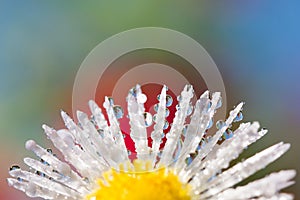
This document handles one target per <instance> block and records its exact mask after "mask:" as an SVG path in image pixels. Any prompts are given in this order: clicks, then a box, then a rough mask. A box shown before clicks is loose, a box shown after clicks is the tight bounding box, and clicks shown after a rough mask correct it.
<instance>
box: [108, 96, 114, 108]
mask: <svg viewBox="0 0 300 200" xmlns="http://www.w3.org/2000/svg"><path fill="white" fill-rule="evenodd" d="M107 99H108V102H109V104H110V105H111V106H113V105H114V104H115V102H114V99H113V98H112V97H107Z"/></svg>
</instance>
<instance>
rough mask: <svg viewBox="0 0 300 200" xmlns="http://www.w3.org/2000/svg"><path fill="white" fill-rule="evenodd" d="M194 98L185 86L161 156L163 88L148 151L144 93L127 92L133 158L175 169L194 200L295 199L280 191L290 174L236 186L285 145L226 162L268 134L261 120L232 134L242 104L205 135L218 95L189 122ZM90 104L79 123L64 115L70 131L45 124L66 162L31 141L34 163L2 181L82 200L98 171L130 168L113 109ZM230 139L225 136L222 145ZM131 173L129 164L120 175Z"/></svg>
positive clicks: (31, 192) (206, 97)
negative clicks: (35, 157) (262, 126)
mask: <svg viewBox="0 0 300 200" xmlns="http://www.w3.org/2000/svg"><path fill="white" fill-rule="evenodd" d="M193 96H194V91H193V88H192V86H190V85H187V86H186V87H185V88H184V89H183V91H182V93H181V94H180V96H179V101H178V105H177V107H176V108H177V110H176V113H175V117H174V119H173V122H172V126H171V128H170V130H169V132H168V133H167V134H166V139H167V140H166V143H165V144H164V148H163V149H162V150H161V149H160V146H161V143H162V141H163V140H162V138H163V137H162V135H163V136H164V134H162V133H163V131H164V126H165V123H166V120H165V118H166V112H167V102H166V101H167V97H168V95H167V87H166V86H164V87H163V88H162V91H161V94H160V96H159V102H158V105H157V109H156V111H157V113H156V115H155V120H154V126H153V131H152V133H151V139H152V145H151V146H149V145H148V136H147V129H148V127H147V124H145V116H146V115H145V108H144V103H145V100H146V98H145V95H144V94H143V93H142V91H141V88H140V86H139V85H137V86H136V87H134V88H133V89H131V90H130V92H129V94H128V97H127V103H128V118H129V120H130V127H131V128H130V137H131V138H132V140H133V141H134V144H135V152H136V158H137V159H138V160H141V161H150V162H151V170H156V169H158V168H160V167H165V166H167V167H168V168H172V169H173V170H174V172H175V174H176V175H178V177H179V179H180V181H181V182H182V183H183V184H189V185H190V187H191V192H192V194H193V195H192V198H193V199H201V200H205V199H207V200H208V199H209V200H213V199H220V200H238V199H257V200H258V199H261V200H267V199H270V200H271V199H272V200H277V199H278V200H279V199H280V200H283V199H293V196H292V195H290V194H286V193H282V192H280V190H281V189H283V188H285V187H288V186H290V185H291V184H293V181H292V180H291V179H293V177H294V176H295V171H294V170H283V171H280V172H276V173H272V174H270V175H268V176H267V177H265V178H262V179H259V180H256V181H254V182H251V183H249V184H247V185H243V186H240V185H239V186H237V184H238V183H239V182H241V181H242V180H244V179H246V178H247V177H249V176H251V175H252V174H254V173H255V172H257V171H258V170H261V169H263V168H265V167H266V166H267V165H268V164H270V163H272V162H273V161H274V160H276V159H277V158H279V157H280V156H281V155H282V154H284V153H285V152H286V151H287V150H288V149H289V147H290V145H289V144H285V143H283V142H280V143H278V144H275V145H273V146H271V147H269V148H267V149H265V150H263V151H261V152H258V153H257V154H255V155H253V156H251V157H249V158H247V159H244V160H243V161H241V162H238V163H237V164H232V162H231V161H233V160H235V159H237V158H238V157H239V154H240V153H241V152H242V151H243V150H244V149H246V148H247V147H248V146H249V145H250V144H252V143H254V142H255V141H257V140H258V139H260V138H261V137H262V136H264V135H265V134H266V133H267V130H266V129H260V126H259V123H258V122H253V123H249V122H247V123H240V124H239V126H238V128H237V129H235V130H234V131H230V129H231V126H232V123H234V122H235V121H238V118H239V117H240V115H241V111H242V106H243V103H240V104H238V105H237V106H236V107H235V108H234V109H233V110H232V111H230V112H229V116H228V118H227V119H226V120H224V121H218V122H217V126H218V129H217V131H216V133H215V134H213V135H211V136H208V135H207V134H206V133H207V130H208V129H209V128H210V127H211V123H212V122H213V117H214V114H215V113H216V110H217V109H218V108H219V107H220V104H221V95H220V93H218V92H216V93H213V94H209V92H208V91H206V92H205V93H203V94H202V95H201V96H200V98H199V99H198V100H197V102H196V103H195V105H194V106H193V113H192V114H191V115H190V116H189V115H188V114H187V113H188V112H189V109H190V107H191V103H190V102H191V99H192V98H193ZM89 106H90V110H91V112H92V117H91V118H89V117H88V115H87V114H85V113H83V112H80V111H78V112H77V118H78V122H79V123H78V124H76V123H75V122H74V121H73V120H72V119H71V118H70V117H69V116H68V115H67V114H66V113H65V112H62V113H61V115H62V118H63V120H64V122H65V125H66V127H67V129H61V130H55V129H53V128H50V127H48V126H46V125H43V129H44V130H45V133H46V135H47V137H48V138H49V139H50V140H51V141H52V142H53V144H54V145H55V147H56V148H57V149H58V150H59V151H60V152H61V153H62V155H63V156H64V161H63V160H60V159H58V158H57V157H56V156H55V155H54V154H53V153H52V152H51V151H50V150H47V149H44V148H42V147H41V146H39V145H38V144H36V143H35V142H34V141H32V140H29V141H27V143H26V148H27V149H28V150H30V151H33V152H34V153H35V154H36V156H37V157H38V158H39V159H37V160H36V159H32V158H25V159H24V162H25V163H26V165H28V166H29V168H30V169H29V170H28V171H26V170H22V169H20V168H19V167H17V166H13V167H12V168H11V170H10V171H9V174H10V175H11V176H12V178H8V179H7V180H8V183H9V185H11V186H13V187H15V188H16V189H19V190H21V191H23V192H25V193H26V194H27V195H28V196H30V197H41V198H43V199H57V200H80V199H84V198H85V196H86V195H88V194H90V193H91V192H92V191H93V190H94V189H95V187H97V183H96V180H97V179H99V178H101V177H102V175H103V172H105V171H107V170H109V169H110V168H114V169H117V170H118V169H119V166H120V164H122V163H130V162H131V159H130V157H129V153H128V150H127V148H126V146H125V142H124V138H123V137H124V136H123V134H122V132H121V129H120V127H119V121H118V116H117V115H116V109H115V107H114V105H113V103H112V102H111V101H110V99H109V98H106V99H105V102H104V104H103V106H104V108H105V110H106V114H107V119H105V117H104V114H103V113H102V110H101V109H100V108H99V107H98V106H97V104H96V103H95V102H94V101H90V102H89ZM187 121H188V123H187ZM215 121H216V120H215ZM229 131H230V132H229ZM227 133H228V134H229V135H227V136H228V137H227V138H226V139H223V141H220V139H222V138H224V137H226V134H227ZM224 134H225V135H224ZM130 168H131V166H130V165H127V169H125V170H130Z"/></svg>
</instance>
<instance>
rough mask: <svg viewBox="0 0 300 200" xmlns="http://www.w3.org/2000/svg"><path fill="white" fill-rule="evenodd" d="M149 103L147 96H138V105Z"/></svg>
mask: <svg viewBox="0 0 300 200" xmlns="http://www.w3.org/2000/svg"><path fill="white" fill-rule="evenodd" d="M146 101H147V96H146V95H145V94H139V95H138V96H137V102H138V103H145V102H146Z"/></svg>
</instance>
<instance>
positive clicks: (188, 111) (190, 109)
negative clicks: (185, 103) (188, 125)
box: [186, 103, 194, 116]
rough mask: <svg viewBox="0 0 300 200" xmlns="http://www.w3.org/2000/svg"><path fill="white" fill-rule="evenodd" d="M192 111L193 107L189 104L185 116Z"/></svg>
mask: <svg viewBox="0 0 300 200" xmlns="http://www.w3.org/2000/svg"><path fill="white" fill-rule="evenodd" d="M193 109H194V107H193V105H192V103H190V105H189V108H188V110H187V113H186V115H187V116H188V115H190V114H192V112H193Z"/></svg>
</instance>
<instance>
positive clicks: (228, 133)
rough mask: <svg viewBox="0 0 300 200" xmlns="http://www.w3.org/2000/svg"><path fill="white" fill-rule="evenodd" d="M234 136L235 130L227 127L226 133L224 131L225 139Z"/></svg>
mask: <svg viewBox="0 0 300 200" xmlns="http://www.w3.org/2000/svg"><path fill="white" fill-rule="evenodd" d="M232 136H233V132H232V130H231V129H227V130H226V131H225V132H224V133H223V137H224V139H225V140H228V139H230V138H232Z"/></svg>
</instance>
